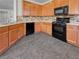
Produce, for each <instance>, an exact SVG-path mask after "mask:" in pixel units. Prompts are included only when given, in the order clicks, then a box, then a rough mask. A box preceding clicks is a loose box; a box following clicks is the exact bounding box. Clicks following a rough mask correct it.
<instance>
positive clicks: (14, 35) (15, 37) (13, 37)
mask: <svg viewBox="0 0 79 59" xmlns="http://www.w3.org/2000/svg"><path fill="white" fill-rule="evenodd" d="M17 40H18V30H17V29H13V30H10V31H9V46H11V45H12V44H14V43H15V42H16V41H17Z"/></svg>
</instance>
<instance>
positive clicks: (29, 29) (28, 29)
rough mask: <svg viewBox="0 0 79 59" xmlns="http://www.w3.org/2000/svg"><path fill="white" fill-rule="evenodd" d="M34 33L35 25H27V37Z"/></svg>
mask: <svg viewBox="0 0 79 59" xmlns="http://www.w3.org/2000/svg"><path fill="white" fill-rule="evenodd" d="M33 33H34V23H26V35H30V34H33Z"/></svg>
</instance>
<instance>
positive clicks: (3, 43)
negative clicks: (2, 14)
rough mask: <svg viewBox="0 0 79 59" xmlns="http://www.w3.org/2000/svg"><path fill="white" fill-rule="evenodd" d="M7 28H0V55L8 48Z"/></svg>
mask: <svg viewBox="0 0 79 59" xmlns="http://www.w3.org/2000/svg"><path fill="white" fill-rule="evenodd" d="M8 43H9V42H8V27H1V28H0V54H2V53H3V52H5V50H6V49H7V48H8Z"/></svg>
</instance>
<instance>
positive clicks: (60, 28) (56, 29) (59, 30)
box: [53, 25, 65, 34]
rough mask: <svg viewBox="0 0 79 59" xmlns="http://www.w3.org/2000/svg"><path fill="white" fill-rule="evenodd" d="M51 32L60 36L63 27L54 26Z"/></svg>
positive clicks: (63, 29)
mask: <svg viewBox="0 0 79 59" xmlns="http://www.w3.org/2000/svg"><path fill="white" fill-rule="evenodd" d="M53 31H54V32H57V33H61V34H62V33H64V31H65V26H60V25H54V27H53Z"/></svg>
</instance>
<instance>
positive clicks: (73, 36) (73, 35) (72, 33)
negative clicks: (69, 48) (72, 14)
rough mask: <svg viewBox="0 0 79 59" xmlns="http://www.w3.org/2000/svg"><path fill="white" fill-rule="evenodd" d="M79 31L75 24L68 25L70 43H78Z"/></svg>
mask: <svg viewBox="0 0 79 59" xmlns="http://www.w3.org/2000/svg"><path fill="white" fill-rule="evenodd" d="M77 40H78V31H77V27H76V26H74V25H67V41H68V43H70V44H73V45H77Z"/></svg>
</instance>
